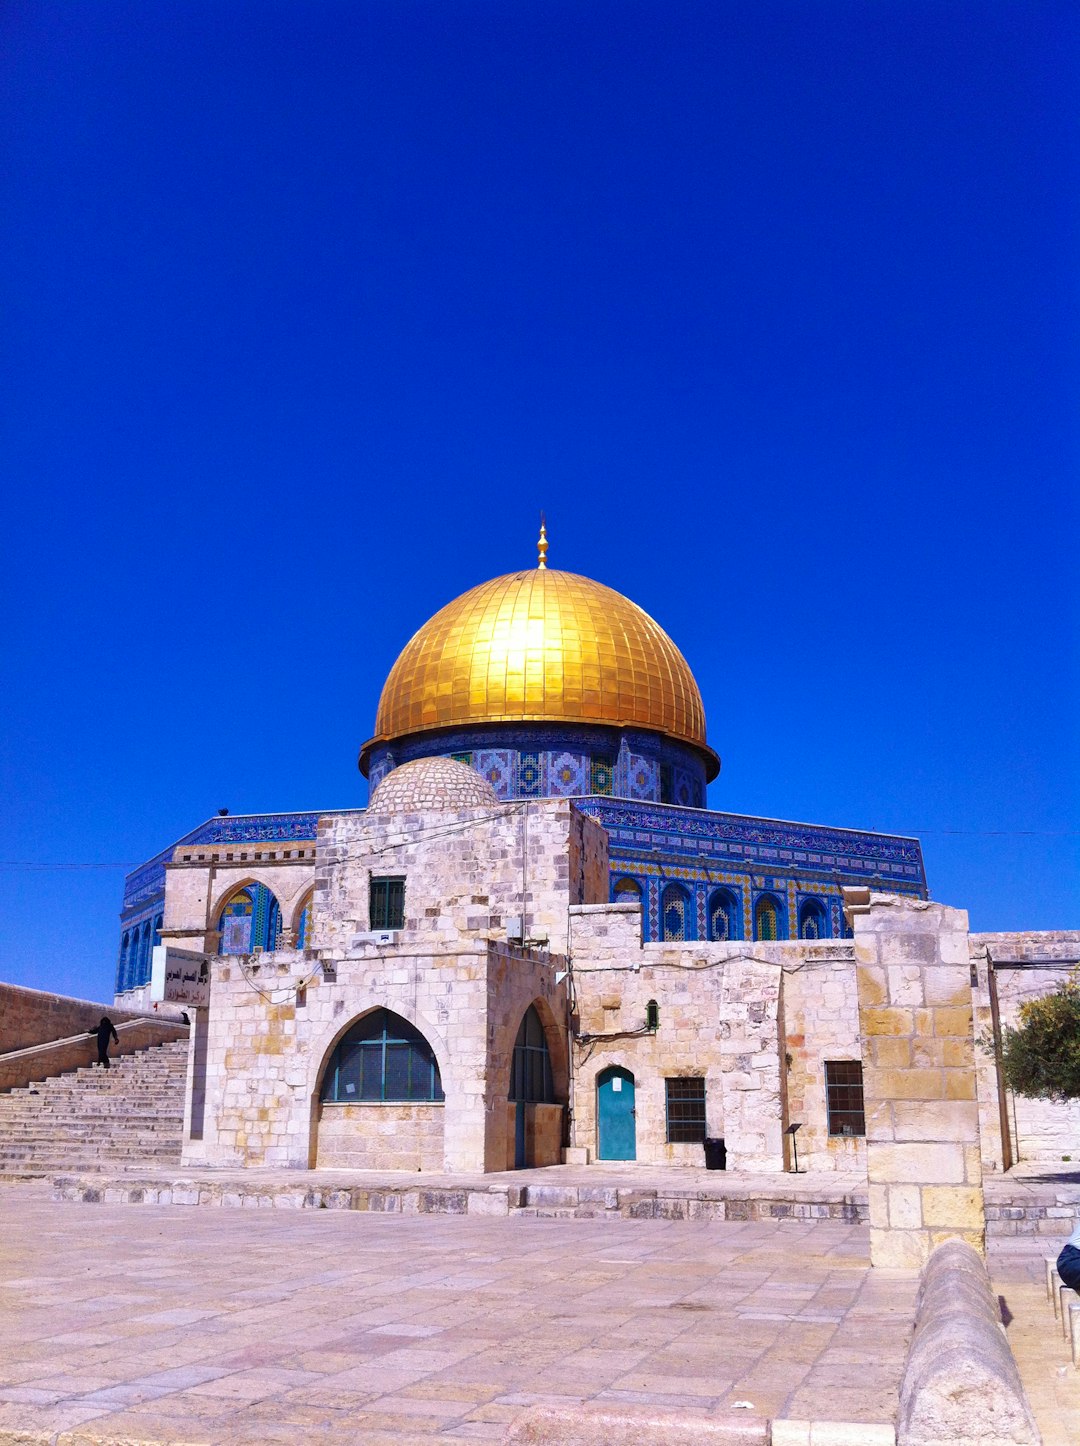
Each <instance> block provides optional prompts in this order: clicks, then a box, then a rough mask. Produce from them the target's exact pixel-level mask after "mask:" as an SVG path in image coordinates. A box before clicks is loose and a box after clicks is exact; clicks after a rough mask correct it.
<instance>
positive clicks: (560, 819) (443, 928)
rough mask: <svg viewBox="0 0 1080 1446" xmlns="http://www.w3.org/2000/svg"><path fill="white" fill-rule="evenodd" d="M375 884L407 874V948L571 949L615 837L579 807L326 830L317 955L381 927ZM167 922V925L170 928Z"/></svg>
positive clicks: (596, 897) (347, 818) (383, 820)
mask: <svg viewBox="0 0 1080 1446" xmlns="http://www.w3.org/2000/svg"><path fill="white" fill-rule="evenodd" d="M372 877H404V879H405V922H404V928H403V929H402V930H401V931H400V936H399V939H398V943H399V945H401V946H402V947H406V946H407V945H408V944H410V943H412V942H413V941H416V942H420V941H423V943H424V945H425V946H426V945H428V944H435V945H439V946H446V945H450V944H452V943H456V942H457V941H458V940H460V939H463V938H480V939H492V940H499V939H505V938H506V935H507V930H508V928H509V927H510V926H511V924H512V921H514V920H520V919H521V918H522V917H524V920H525V931H526V934H527V936H528V937H529V938H531V939H536V940H547V941H548V947H549V948H550V950H551V951H552V952H553V953H563V952H564V951H565V947H566V911H567V906H568V904H580V903H591V902H600V901H601V900H602V899H605V898H606V897H607V889H608V858H607V835H606V833H605V832H604V830H603V829H602V828H600V826H599V825H598V824H596V823H595V822H594V821H593V820H591V819H589V818H587V817H586V816H585V815H584V814H582V813H580V812H579V811H578V810H577V809H576V808H575V807H574V806H573V804H572V803H571V802H570V801H569V800H568V799H538V800H534V801H527V802H526V801H519V802H517V803H509V804H503V805H501V806H500V807H499V808H498V809H496V810H494V811H492V810H490V809H477V808H473V809H452V810H450V809H437V810H432V811H429V812H426V813H420V814H390V815H380V814H377V813H376V814H366V813H361V814H355V813H354V814H328V815H326V816H325V817H323V818H322V819H320V821H319V835H318V842H317V870H316V878H315V929H314V939H313V944H314V947H315V948H316V949H318V950H322V951H329V952H330V953H332V954H341V955H345V954H347V953H348V952H349V951H350V949H351V948H352V946H353V941H354V940H355V938H356V936H357V935H359V934H363V933H367V932H369V931H370V928H371V920H370V916H369V895H370V881H371V879H372ZM166 922H167V921H166Z"/></svg>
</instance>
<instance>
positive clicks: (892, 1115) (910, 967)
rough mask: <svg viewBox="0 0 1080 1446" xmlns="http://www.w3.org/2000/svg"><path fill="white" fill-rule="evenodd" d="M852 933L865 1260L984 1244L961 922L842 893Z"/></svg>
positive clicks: (922, 904) (882, 1261) (940, 912)
mask: <svg viewBox="0 0 1080 1446" xmlns="http://www.w3.org/2000/svg"><path fill="white" fill-rule="evenodd" d="M844 907H845V910H846V912H847V914H848V918H849V919H850V920H851V922H852V923H853V925H854V929H855V960H856V975H857V978H858V990H859V1032H860V1035H861V1037H862V1054H863V1090H864V1095H865V1104H866V1162H867V1173H868V1177H869V1183H870V1261H871V1264H873V1265H883V1266H896V1267H900V1268H904V1269H920V1268H921V1267H922V1266H923V1265H924V1264H925V1263H926V1261H927V1260H928V1259H929V1256H930V1252H931V1250H933V1248H934V1247H935V1246H936V1245H938V1244H940V1243H941V1241H943V1240H948V1239H950V1238H954V1237H956V1238H959V1239H962V1240H966V1241H967V1242H968V1244H969V1245H972V1246H974V1247H975V1248H976V1249H977V1250H980V1251H981V1250H982V1249H983V1247H984V1236H985V1217H984V1212H983V1189H982V1161H981V1153H980V1143H979V1105H978V1099H977V1090H976V1079H975V1040H974V1034H973V1029H972V999H971V975H970V962H969V957H968V919H967V914H966V913H965V912H964V910H962V909H949V908H946V907H945V906H944V905H942V904H931V903H927V902H926V901H925V900H922V899H911V898H907V897H904V896H902V895H899V894H871V893H870V892H869V891H868V890H864V889H845V890H844Z"/></svg>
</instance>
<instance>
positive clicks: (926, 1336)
mask: <svg viewBox="0 0 1080 1446" xmlns="http://www.w3.org/2000/svg"><path fill="white" fill-rule="evenodd" d="M1040 1439H1041V1438H1040V1436H1039V1431H1038V1427H1037V1426H1036V1424H1035V1418H1034V1416H1033V1414H1032V1411H1031V1407H1030V1405H1029V1404H1028V1399H1027V1396H1026V1394H1025V1392H1024V1387H1023V1384H1022V1382H1021V1380H1020V1372H1019V1371H1018V1369H1017V1366H1016V1362H1015V1360H1014V1359H1013V1355H1012V1351H1011V1350H1010V1349H1009V1343H1008V1341H1007V1340H1006V1338H1005V1332H1004V1329H1003V1327H1002V1324H1001V1314H1000V1309H999V1306H998V1301H997V1297H996V1296H995V1295H994V1292H993V1289H992V1287H991V1285H990V1278H989V1276H988V1275H987V1273H986V1266H985V1264H984V1263H983V1260H982V1257H981V1256H980V1255H979V1254H978V1252H977V1251H975V1250H973V1249H972V1247H971V1246H970V1245H967V1244H965V1243H964V1242H963V1241H962V1240H947V1241H945V1243H944V1244H942V1245H939V1246H938V1247H937V1249H936V1250H935V1251H934V1252H933V1254H932V1255H931V1256H930V1259H929V1260H928V1261H927V1263H926V1265H925V1266H924V1267H923V1272H922V1279H921V1281H920V1284H919V1295H918V1299H917V1301H916V1305H915V1334H914V1337H913V1339H912V1343H911V1346H910V1348H909V1350H908V1358H907V1362H906V1364H905V1366H904V1375H903V1379H902V1380H901V1383H900V1417H899V1424H898V1427H897V1440H898V1442H899V1443H900V1446H945V1443H953V1442H961V1441H962V1442H964V1443H965V1446H1038V1443H1039V1441H1040Z"/></svg>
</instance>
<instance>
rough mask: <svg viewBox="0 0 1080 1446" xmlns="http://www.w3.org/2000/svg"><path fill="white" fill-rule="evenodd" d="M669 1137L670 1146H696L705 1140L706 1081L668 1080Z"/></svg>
mask: <svg viewBox="0 0 1080 1446" xmlns="http://www.w3.org/2000/svg"><path fill="white" fill-rule="evenodd" d="M664 1083H665V1085H666V1086H667V1137H668V1144H669V1145H676V1144H694V1143H695V1142H696V1141H698V1140H703V1139H704V1138H705V1080H704V1078H703V1077H702V1076H700V1075H699V1076H696V1077H694V1078H692V1079H685V1078H684V1079H668V1080H665V1081H664Z"/></svg>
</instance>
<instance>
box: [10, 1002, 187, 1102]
mask: <svg viewBox="0 0 1080 1446" xmlns="http://www.w3.org/2000/svg"><path fill="white" fill-rule="evenodd" d="M103 1014H107V1015H108V1016H109V1018H110V1019H111V1020H112V1022H113V1024H114V1025H115V1026H116V1027H117V1030H118V1033H119V1040H120V1042H119V1043H118V1044H117V1043H112V1044H110V1046H109V1054H110V1056H111V1057H114V1058H115V1057H118V1056H120V1055H123V1054H133V1053H135V1052H136V1051H138V1050H140V1049H146V1048H148V1047H149V1046H150V1045H154V1044H163V1043H165V1042H167V1041H169V1040H174V1039H182V1038H184V1035H185V1033H186V1030H181V1029H178V1027H177V1024H176V1023H175V1022H172V1021H169V1020H168V1019H167V1018H165V1017H162V1016H155V1015H154V1014H152V1013H151V1014H147V1013H144V1012H143V1011H141V1010H131V1009H117V1008H116V1006H115V1005H113V1004H93V1003H91V1002H90V1001H89V1000H86V999H70V998H68V997H67V996H66V995H63V994H49V993H46V992H44V991H42V990H40V989H23V988H21V987H20V986H19V985H16V984H0V1051H2V1053H0V1091H5V1090H11V1089H18V1088H20V1087H21V1086H22V1085H26V1084H30V1083H31V1082H32V1081H34V1080H41V1079H48V1078H49V1076H50V1075H55V1074H63V1073H66V1072H67V1071H69V1070H75V1069H79V1068H80V1067H81V1066H83V1065H87V1064H92V1063H93V1062H94V1061H95V1060H96V1059H97V1042H96V1040H93V1039H90V1038H89V1036H88V1035H87V1031H88V1030H90V1029H92V1028H93V1027H94V1026H96V1025H97V1023H98V1021H99V1020H100V1019H101V1017H102V1015H103ZM121 1025H124V1026H126V1027H125V1028H122V1029H121V1028H120V1026H121ZM73 1035H75V1036H81V1037H80V1038H78V1039H76V1040H75V1041H74V1042H73V1043H71V1044H64V1045H60V1044H56V1043H55V1041H57V1040H62V1039H69V1038H71V1036H73ZM42 1045H52V1046H53V1047H52V1048H49V1049H42V1048H41V1046H42Z"/></svg>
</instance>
